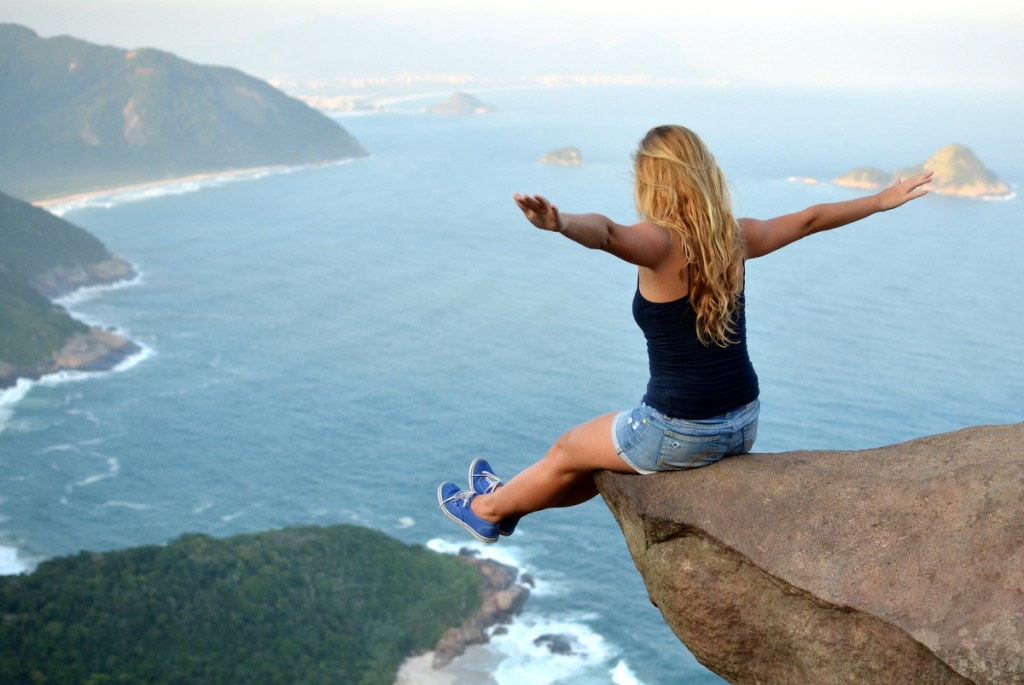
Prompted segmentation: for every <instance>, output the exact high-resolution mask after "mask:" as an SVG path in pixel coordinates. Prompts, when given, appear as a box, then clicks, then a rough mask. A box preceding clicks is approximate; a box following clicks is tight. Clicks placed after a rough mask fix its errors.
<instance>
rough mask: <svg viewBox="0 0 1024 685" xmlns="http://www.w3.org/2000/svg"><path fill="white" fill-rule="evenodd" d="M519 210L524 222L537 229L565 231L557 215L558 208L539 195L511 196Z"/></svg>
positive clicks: (560, 217) (560, 218) (517, 194)
mask: <svg viewBox="0 0 1024 685" xmlns="http://www.w3.org/2000/svg"><path fill="white" fill-rule="evenodd" d="M512 199H514V200H515V201H516V205H517V206H518V207H519V209H521V210H523V215H524V216H525V217H526V220H527V221H529V222H530V223H531V224H533V225H534V226H536V227H537V228H539V229H542V230H545V231H554V232H556V233H561V232H562V231H563V230H565V225H564V224H563V223H562V216H561V215H560V214H559V213H558V207H555V206H554V205H553V204H551V201H550V200H548V199H547V198H546V197H542V196H540V195H521V194H519V193H516V194H515V195H513V196H512Z"/></svg>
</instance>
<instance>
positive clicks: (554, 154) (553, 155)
mask: <svg viewBox="0 0 1024 685" xmlns="http://www.w3.org/2000/svg"><path fill="white" fill-rule="evenodd" d="M540 163H541V164H546V165H552V166H582V165H583V158H582V157H581V156H580V150H579V148H577V147H574V146H572V145H570V146H567V147H560V148H556V149H554V150H551V151H550V152H548V153H547V154H545V155H544V156H543V157H541V158H540Z"/></svg>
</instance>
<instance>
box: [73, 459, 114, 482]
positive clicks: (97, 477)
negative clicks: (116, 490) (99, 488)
mask: <svg viewBox="0 0 1024 685" xmlns="http://www.w3.org/2000/svg"><path fill="white" fill-rule="evenodd" d="M119 473H121V462H119V461H118V460H117V457H107V470H106V471H105V472H104V473H97V474H94V475H92V476H86V477H85V478H82V479H81V480H77V481H75V487H76V488H84V487H86V486H88V485H92V484H93V483H99V482H100V481H101V480H108V479H110V478H116V477H117V475H118V474H119Z"/></svg>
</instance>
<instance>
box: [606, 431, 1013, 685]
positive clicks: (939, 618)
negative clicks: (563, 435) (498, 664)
mask: <svg viewBox="0 0 1024 685" xmlns="http://www.w3.org/2000/svg"><path fill="white" fill-rule="evenodd" d="M597 480H598V486H599V488H600V490H601V493H602V495H603V496H604V498H605V501H606V502H607V503H608V506H609V507H610V508H611V510H612V511H613V513H614V514H615V516H616V518H617V519H618V521H619V524H620V525H621V527H622V530H623V532H624V534H625V537H626V541H627V543H628V545H629V549H630V552H631V554H632V555H633V559H634V561H635V562H636V565H637V568H638V569H639V570H640V573H641V574H642V575H643V577H644V581H645V583H646V584H647V589H648V592H649V594H650V597H651V601H652V602H654V604H656V605H657V606H658V607H659V608H660V610H661V612H662V615H663V616H664V617H665V621H666V622H667V623H668V624H669V626H671V627H672V629H673V630H674V631H675V633H676V635H677V636H679V638H680V639H681V640H682V641H683V642H684V643H685V644H686V645H687V647H688V648H689V649H690V651H691V652H693V654H694V655H695V656H696V657H697V659H699V660H700V661H701V662H702V663H703V664H705V665H706V666H707V667H708V668H710V669H711V670H713V671H715V672H716V673H718V674H719V675H721V676H722V677H724V678H725V679H727V680H729V681H730V682H732V683H826V682H827V683H979V684H981V683H984V684H990V685H996V684H999V685H1008V684H1013V683H1024V516H1022V512H1024V424H1017V425H1013V426H992V427H978V428H970V429H966V430H962V431H959V432H955V433H949V434H944V435H937V436H931V437H927V438H922V439H919V440H914V441H911V442H908V443H903V444H899V445H893V446H889V447H883V448H879V449H873V450H863V451H855V452H790V453H784V454H754V455H747V456H743V457H733V458H730V459H726V460H723V461H722V462H720V463H718V464H716V465H714V466H710V467H707V468H703V469H698V470H695V471H690V472H676V473H664V474H658V475H655V476H627V475H616V474H611V473H601V474H599V476H598V479H597Z"/></svg>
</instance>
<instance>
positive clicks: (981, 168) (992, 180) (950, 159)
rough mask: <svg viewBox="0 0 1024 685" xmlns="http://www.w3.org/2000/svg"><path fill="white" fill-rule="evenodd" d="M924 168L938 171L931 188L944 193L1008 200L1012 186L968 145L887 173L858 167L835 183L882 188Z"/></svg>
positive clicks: (951, 148)
mask: <svg viewBox="0 0 1024 685" xmlns="http://www.w3.org/2000/svg"><path fill="white" fill-rule="evenodd" d="M924 170H930V171H934V172H935V176H934V178H933V179H932V182H931V185H930V186H929V189H930V190H931V192H933V193H939V194H941V195H954V196H957V197H967V198H973V199H1005V198H1009V197H1012V196H1013V189H1012V188H1011V187H1010V185H1009V184H1008V183H1006V182H1005V181H1003V180H1002V179H1000V178H999V177H998V176H996V174H995V173H993V172H992V171H991V170H989V169H988V168H987V167H986V166H985V165H984V164H983V163H982V162H981V160H980V159H978V157H977V155H975V154H974V152H972V151H971V149H970V148H968V147H967V146H966V145H957V144H954V145H946V146H945V147H943V148H942V149H941V150H939V151H938V152H936V153H935V154H934V155H932V156H931V157H929V158H928V159H927V160H926V161H924V162H922V163H920V164H916V165H914V166H909V167H904V168H901V169H897V170H896V171H893V172H892V173H886V172H885V171H882V170H881V169H876V168H873V167H858V168H855V169H851V170H849V171H847V172H846V173H844V174H842V175H840V176H838V177H837V178H835V179H834V180H833V183H835V184H837V185H841V186H846V187H849V188H867V189H873V188H882V187H884V186H887V185H889V184H890V183H892V182H893V181H894V180H895V179H897V178H906V177H907V176H913V175H914V174H919V173H921V172H922V171H924Z"/></svg>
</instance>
